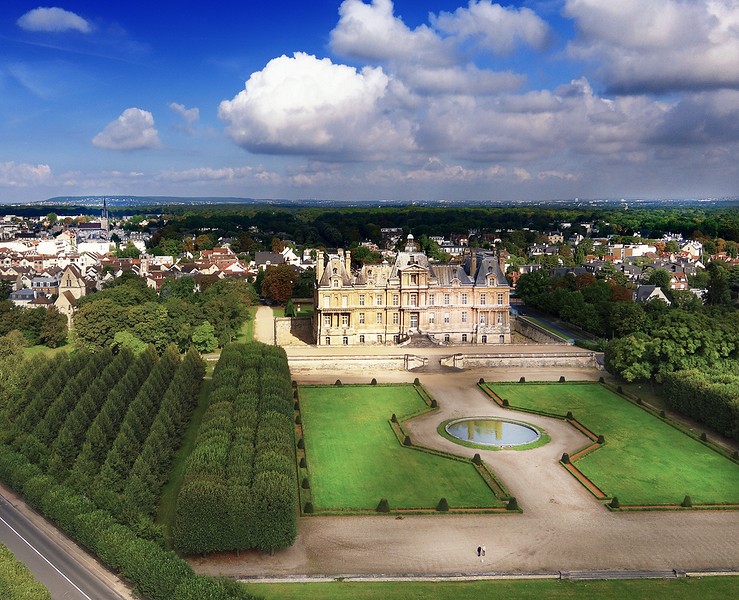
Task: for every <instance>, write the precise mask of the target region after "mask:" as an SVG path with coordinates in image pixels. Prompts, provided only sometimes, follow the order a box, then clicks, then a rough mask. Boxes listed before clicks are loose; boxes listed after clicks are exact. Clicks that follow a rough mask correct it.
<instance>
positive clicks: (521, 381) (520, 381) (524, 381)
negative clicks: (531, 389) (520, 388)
mask: <svg viewBox="0 0 739 600" xmlns="http://www.w3.org/2000/svg"><path fill="white" fill-rule="evenodd" d="M518 383H526V378H525V377H521V379H519V380H518Z"/></svg>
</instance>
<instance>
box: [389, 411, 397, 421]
mask: <svg viewBox="0 0 739 600" xmlns="http://www.w3.org/2000/svg"><path fill="white" fill-rule="evenodd" d="M390 420H391V421H392V422H393V423H397V422H398V417H396V416H395V413H393V416H392V417H390Z"/></svg>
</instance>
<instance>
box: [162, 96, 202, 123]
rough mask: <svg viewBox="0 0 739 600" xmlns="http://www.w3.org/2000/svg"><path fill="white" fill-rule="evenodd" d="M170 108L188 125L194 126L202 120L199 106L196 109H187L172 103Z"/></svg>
mask: <svg viewBox="0 0 739 600" xmlns="http://www.w3.org/2000/svg"><path fill="white" fill-rule="evenodd" d="M169 108H170V109H172V110H173V111H174V112H176V113H177V114H178V115H180V116H181V117H182V118H183V119H185V121H186V122H187V124H188V125H192V124H193V123H195V122H196V121H198V120H199V119H200V109H199V108H198V107H197V106H196V107H194V108H185V105H184V104H180V103H179V102H170V103H169Z"/></svg>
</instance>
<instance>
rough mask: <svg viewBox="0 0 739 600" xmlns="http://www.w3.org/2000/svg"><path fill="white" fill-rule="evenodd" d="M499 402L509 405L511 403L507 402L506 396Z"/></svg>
mask: <svg viewBox="0 0 739 600" xmlns="http://www.w3.org/2000/svg"><path fill="white" fill-rule="evenodd" d="M501 404H502V405H503V406H510V405H511V403H510V402H508V398H503V401H502V402H501Z"/></svg>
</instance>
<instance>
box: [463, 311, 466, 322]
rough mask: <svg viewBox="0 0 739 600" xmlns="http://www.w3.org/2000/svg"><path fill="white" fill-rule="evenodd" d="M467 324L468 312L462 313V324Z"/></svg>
mask: <svg viewBox="0 0 739 600" xmlns="http://www.w3.org/2000/svg"><path fill="white" fill-rule="evenodd" d="M466 322H467V311H466V310H465V311H462V323H466Z"/></svg>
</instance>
